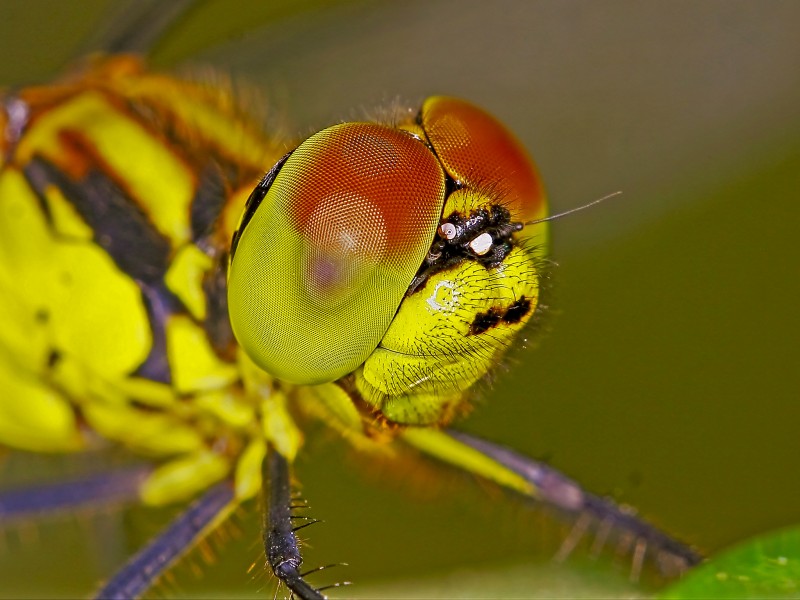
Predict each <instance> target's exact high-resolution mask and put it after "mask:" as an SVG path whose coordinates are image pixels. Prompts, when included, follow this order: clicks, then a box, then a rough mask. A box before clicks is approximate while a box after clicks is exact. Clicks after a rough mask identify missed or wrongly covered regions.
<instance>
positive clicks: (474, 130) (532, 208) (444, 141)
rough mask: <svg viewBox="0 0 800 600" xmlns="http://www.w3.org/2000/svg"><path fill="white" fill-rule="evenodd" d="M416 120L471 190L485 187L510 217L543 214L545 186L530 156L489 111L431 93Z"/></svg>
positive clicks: (525, 218)
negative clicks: (419, 121)
mask: <svg viewBox="0 0 800 600" xmlns="http://www.w3.org/2000/svg"><path fill="white" fill-rule="evenodd" d="M420 120H421V125H422V128H423V129H424V130H425V134H426V135H427V137H428V140H429V141H430V143H431V145H432V146H433V149H434V150H435V152H436V154H437V155H438V156H439V160H440V161H441V162H442V165H443V166H444V168H445V170H446V171H447V173H448V174H449V175H450V176H451V177H452V178H453V179H455V180H456V181H458V182H460V183H462V184H464V185H466V186H468V187H471V188H473V189H478V190H480V189H481V188H484V187H485V188H488V191H490V192H491V193H492V194H496V195H497V197H498V198H499V200H500V203H501V204H502V205H503V206H505V207H506V208H507V209H508V210H509V211H510V212H511V217H512V220H513V221H519V222H526V221H532V220H534V219H539V218H542V217H544V216H545V211H546V203H545V195H544V189H543V188H542V184H541V180H540V178H539V176H538V174H537V172H536V167H535V166H534V164H533V161H532V160H531V159H530V157H529V156H528V154H527V152H525V149H524V148H523V147H522V145H521V144H520V143H519V141H517V139H516V138H515V137H514V135H513V134H512V133H511V132H510V131H509V130H508V129H506V128H505V127H504V126H503V124H502V123H500V122H499V121H498V120H497V119H495V118H494V117H493V116H492V115H490V114H489V113H487V112H485V111H483V110H481V109H480V108H478V107H477V106H473V105H472V104H470V103H469V102H465V101H464V100H459V99H457V98H447V97H444V96H434V97H431V98H428V99H427V100H425V102H424V104H423V105H422V111H421V113H420Z"/></svg>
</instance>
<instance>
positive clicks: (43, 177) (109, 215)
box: [24, 156, 171, 284]
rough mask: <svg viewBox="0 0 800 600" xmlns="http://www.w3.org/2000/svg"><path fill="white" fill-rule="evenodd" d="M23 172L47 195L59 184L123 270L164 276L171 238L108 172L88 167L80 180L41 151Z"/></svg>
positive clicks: (146, 279)
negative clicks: (163, 233)
mask: <svg viewBox="0 0 800 600" xmlns="http://www.w3.org/2000/svg"><path fill="white" fill-rule="evenodd" d="M24 174H25V177H26V178H27V180H28V183H29V184H30V186H31V187H32V188H33V190H34V191H35V192H36V193H37V194H39V195H41V196H45V195H46V194H45V192H46V189H47V187H48V186H50V185H54V186H56V187H58V188H59V189H60V190H61V192H62V193H63V195H64V198H65V199H66V200H67V201H68V202H69V203H70V204H71V205H72V206H73V207H74V208H75V210H76V211H77V213H78V214H79V215H80V216H81V218H82V219H83V220H84V222H86V224H87V225H89V227H91V228H92V231H93V232H94V241H95V242H96V243H97V245H98V246H100V247H101V248H103V249H104V250H105V251H106V252H108V255H109V256H110V257H111V258H112V259H113V261H114V262H115V263H116V264H117V266H118V267H119V268H120V269H121V270H122V271H123V272H125V273H127V274H128V275H129V276H130V277H132V278H133V279H135V280H137V281H141V282H143V283H149V284H154V283H157V282H160V281H161V280H162V279H163V277H164V274H165V273H166V272H167V268H168V267H169V255H170V251H171V248H170V242H169V240H168V239H167V238H166V237H165V236H163V235H162V234H161V233H160V232H159V231H158V230H157V229H156V228H155V226H154V225H153V224H152V223H151V221H150V219H149V218H148V217H147V215H146V214H145V213H144V212H143V211H142V209H141V208H140V207H139V206H138V205H137V204H136V203H135V202H134V201H133V200H132V199H131V198H130V197H129V196H128V195H127V193H126V192H125V191H124V190H123V189H122V188H121V187H120V186H119V185H117V184H116V183H115V182H114V181H113V180H112V179H111V178H110V177H108V175H106V174H105V173H103V172H102V171H99V170H97V169H90V170H89V171H88V173H87V174H86V176H85V177H83V178H82V179H81V180H80V181H77V182H76V181H73V180H72V179H71V178H69V177H68V176H67V175H66V174H64V172H63V171H61V170H60V169H59V168H58V167H57V166H56V165H54V164H53V163H51V162H49V161H48V160H47V159H45V158H42V157H38V156H37V157H34V158H33V159H32V160H31V161H30V162H29V163H28V164H27V165H26V166H25V168H24Z"/></svg>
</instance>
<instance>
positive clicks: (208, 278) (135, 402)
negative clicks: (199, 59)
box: [0, 57, 283, 452]
mask: <svg viewBox="0 0 800 600" xmlns="http://www.w3.org/2000/svg"><path fill="white" fill-rule="evenodd" d="M229 90H230V87H229V86H220V85H219V82H215V85H214V86H210V85H209V86H205V85H203V84H198V83H189V82H185V81H181V80H178V79H174V78H170V77H166V76H161V75H157V74H153V73H151V72H148V71H145V69H144V68H143V67H142V66H141V65H140V63H139V62H138V61H137V60H136V59H134V58H131V57H117V58H113V59H96V60H94V61H93V62H92V63H90V64H89V65H88V66H87V67H86V68H84V69H83V70H82V71H80V72H79V73H75V74H73V75H71V76H70V77H68V78H66V79H64V80H62V81H61V82H59V83H57V84H56V85H48V86H46V87H32V88H25V89H22V90H20V91H18V92H14V91H6V93H5V94H4V96H3V98H2V110H0V127H2V131H3V132H4V135H3V138H2V141H0V143H2V147H1V149H2V152H1V153H0V160H2V163H0V167H2V170H1V171H0V291H1V293H2V300H0V311H2V313H0V317H3V322H4V323H9V324H11V326H10V327H9V328H7V329H8V330H7V331H4V332H2V333H0V352H2V353H4V354H5V355H6V356H2V357H0V359H2V360H0V364H6V365H13V366H6V367H5V368H7V369H9V370H10V371H11V370H13V372H15V373H18V374H20V375H19V376H16V375H15V376H14V381H15V383H14V385H19V386H20V387H21V390H20V391H21V392H23V396H24V397H26V398H35V397H37V394H36V393H33V392H32V391H31V390H29V389H27V388H26V387H25V386H36V385H39V384H40V383H39V382H42V383H43V384H46V387H44V386H43V387H42V388H41V390H40V393H39V394H38V396H39V397H41V399H42V402H45V401H46V402H48V403H49V404H47V406H44V405H43V407H42V408H43V411H44V412H46V413H47V414H49V415H51V417H52V415H56V414H62V415H63V417H62V418H61V420H62V421H64V420H67V421H70V423H71V424H73V425H74V423H75V422H81V421H87V422H88V424H89V425H90V426H91V428H92V429H95V430H98V431H100V432H101V433H102V434H104V435H106V436H107V437H111V438H113V439H120V438H123V439H124V438H125V437H126V436H125V435H122V433H123V432H117V431H109V429H114V428H120V427H121V425H120V423H121V421H120V416H119V415H120V414H122V412H119V413H116V414H117V416H116V417H115V418H114V419H113V421H114V423H113V424H112V423H111V422H110V421H111V420H112V419H110V418H106V417H107V416H110V414H112V413H113V411H115V410H119V411H123V412H124V410H134V409H137V408H139V409H141V408H142V407H144V408H155V409H163V408H164V407H168V406H172V405H173V404H174V403H175V402H176V400H177V399H178V398H186V397H189V396H192V397H194V396H202V395H203V394H219V393H223V392H224V390H226V389H230V388H231V387H232V386H235V385H238V383H237V382H238V381H239V379H240V376H239V372H238V367H237V366H236V344H235V341H234V339H233V336H232V333H231V330H230V325H229V321H228V316H227V304H226V296H225V270H224V266H225V264H226V261H227V250H228V246H229V244H230V239H231V235H232V232H233V231H234V229H235V226H236V221H237V220H238V218H239V211H240V207H241V206H242V205H243V202H244V199H246V197H247V195H248V194H249V192H250V190H251V189H252V187H253V185H254V184H255V182H257V181H258V179H259V178H260V176H261V175H262V174H263V169H264V165H269V164H272V163H274V162H275V161H276V160H277V158H278V157H279V156H280V155H281V154H282V153H283V151H282V149H281V148H279V147H278V144H277V143H276V142H274V141H272V140H271V139H268V138H267V137H266V136H265V135H264V134H263V132H262V129H261V127H260V124H259V123H257V122H256V121H255V120H254V119H253V118H251V117H249V116H247V114H246V112H245V111H243V110H241V109H240V108H239V107H237V105H236V103H235V102H234V100H233V97H232V94H231V93H230V91H229ZM11 378H12V377H11V375H6V376H5V377H4V379H11ZM6 387H9V385H6ZM9 391H13V390H9ZM59 403H60V404H59ZM56 405H58V406H60V408H58V410H56V411H55V412H53V410H52V407H53V406H56ZM62 405H63V406H62ZM213 405H214V406H216V407H217V408H215V409H214V410H222V409H220V408H218V407H219V406H223V405H224V403H220V402H216V401H215V402H214V403H213ZM153 412H156V411H153ZM172 412H173V413H174V412H175V411H174V410H173V411H172ZM69 413H72V415H71V416H70V414H69ZM107 413H108V414H107ZM52 418H55V420H56V421H58V419H59V418H58V417H52ZM123 421H124V419H123ZM179 421H180V420H179V419H178V420H175V422H174V423H172V425H174V426H175V427H178V426H179V425H180V423H179ZM49 428H50V429H57V430H59V431H60V433H59V434H58V435H55V437H51V438H49V439H47V441H45V439H46V436H47V435H48V433H46V432H43V435H42V442H41V443H39V442H37V441H36V440H30V439H28V440H27V441H26V440H17V441H18V443H19V445H21V446H23V447H31V448H32V449H39V446H50V447H52V449H59V448H60V447H69V446H71V445H74V444H76V443H77V442H76V441H75V439H74V432H75V430H76V428H75V427H66V426H60V425H57V424H50V426H49ZM178 428H179V429H180V427H178ZM45 429H47V428H45ZM201 429H202V428H201V427H198V426H197V423H192V424H186V433H187V435H188V437H196V433H197V431H198V430H201ZM190 431H194V432H195V434H193V435H189V432H190ZM49 433H52V432H49ZM176 433H177V430H176ZM0 434H3V432H0ZM3 435H4V438H6V439H7V440H8V438H9V437H10V438H12V439H13V438H14V432H5V433H4V434H3ZM20 435H22V434H21V433H20ZM177 437H178V438H179V437H180V435H177ZM192 443H195V442H188V444H189V445H191V444H192ZM144 445H145V446H147V444H144ZM44 449H47V448H44ZM152 450H154V451H158V452H160V450H159V449H158V448H153V449H152Z"/></svg>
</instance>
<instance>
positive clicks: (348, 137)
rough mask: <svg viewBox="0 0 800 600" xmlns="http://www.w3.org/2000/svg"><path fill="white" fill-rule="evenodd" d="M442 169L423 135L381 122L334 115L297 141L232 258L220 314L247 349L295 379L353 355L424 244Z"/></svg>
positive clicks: (306, 378) (325, 373) (377, 333)
mask: <svg viewBox="0 0 800 600" xmlns="http://www.w3.org/2000/svg"><path fill="white" fill-rule="evenodd" d="M444 179H445V177H444V172H443V171H442V168H441V166H440V165H439V163H438V161H437V160H436V157H435V156H434V155H433V153H431V152H430V150H429V149H428V148H427V147H426V146H425V145H424V144H423V143H421V142H420V141H419V140H417V139H415V138H414V137H412V136H411V135H409V134H408V133H405V132H403V131H399V130H396V129H392V128H390V127H385V126H382V125H375V124H369V123H345V124H342V125H337V126H335V127H331V128H329V129H326V130H324V131H321V132H319V133H317V134H315V135H313V136H311V137H310V138H309V139H308V140H306V141H305V142H304V143H303V144H301V145H300V147H298V148H297V149H296V150H295V151H294V152H293V153H292V154H291V156H290V157H289V158H288V159H287V161H286V163H285V164H284V165H283V166H282V167H281V169H280V171H279V172H278V174H277V176H276V177H275V180H274V182H273V183H272V185H271V187H270V188H269V190H268V191H267V193H266V196H264V198H263V200H262V201H261V204H260V205H258V208H256V210H255V213H254V214H253V216H252V218H251V219H250V220H249V221H248V222H247V223H246V224H245V225H244V229H243V231H241V232H240V234H241V235H240V237H239V241H238V245H237V248H236V252H235V254H234V256H233V260H232V263H231V269H230V276H229V282H228V302H229V310H230V316H231V323H232V325H233V329H234V333H235V334H236V337H237V339H238V340H239V343H240V344H241V345H242V346H243V347H244V348H245V350H246V351H247V353H248V355H249V356H250V357H251V358H252V359H253V360H254V361H255V362H256V363H257V364H258V365H259V366H261V367H262V368H263V369H264V370H266V371H267V372H269V373H271V374H272V375H274V376H276V377H278V378H279V379H283V380H284V381H289V382H292V383H304V384H305V383H321V382H325V381H334V380H336V379H338V378H339V377H342V376H343V375H346V374H348V373H350V372H351V371H353V370H354V369H355V368H356V367H358V366H359V365H360V364H361V363H363V362H364V361H365V360H366V358H367V357H368V356H369V354H370V353H371V352H372V351H373V350H374V349H375V347H376V346H377V345H378V343H379V342H380V340H381V338H382V337H383V335H384V333H385V332H386V330H387V329H388V327H389V324H390V323H391V321H392V318H393V317H394V315H395V312H396V311H397V307H398V306H399V305H400V302H402V300H403V296H404V295H405V293H406V291H407V289H408V286H409V284H410V283H411V280H412V279H413V277H414V275H415V274H416V272H417V269H418V268H419V266H420V265H421V264H422V261H423V259H424V258H425V255H426V253H427V252H428V250H429V248H430V246H431V243H432V241H433V237H434V235H435V233H436V228H437V226H438V224H439V219H440V217H441V212H442V206H443V204H444V193H445V181H444Z"/></svg>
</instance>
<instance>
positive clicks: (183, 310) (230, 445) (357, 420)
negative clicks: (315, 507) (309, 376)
mask: <svg viewBox="0 0 800 600" xmlns="http://www.w3.org/2000/svg"><path fill="white" fill-rule="evenodd" d="M3 103H4V106H5V111H3V110H0V127H2V128H3V130H4V132H5V136H3V137H2V141H0V150H2V152H0V161H2V162H0V324H2V326H1V327H0V445H6V446H9V447H13V448H20V449H25V450H31V451H39V452H65V451H77V450H81V449H84V448H87V447H94V446H98V445H102V444H106V443H116V444H121V445H123V446H126V447H128V448H130V449H131V450H133V451H135V452H137V453H140V454H142V455H145V456H148V457H152V458H153V459H156V460H158V461H159V463H160V466H159V467H158V468H157V469H156V470H155V471H154V473H153V474H152V475H151V476H150V478H149V479H148V480H147V482H146V483H145V485H144V486H143V489H142V498H143V500H144V501H146V502H148V503H152V504H161V503H165V502H170V501H175V500H181V499H185V498H188V497H190V496H191V495H193V494H194V493H196V492H197V491H199V490H201V489H203V488H205V487H207V486H209V485H211V484H212V483H214V482H215V481H218V480H221V479H223V478H226V477H234V478H235V481H236V490H237V497H238V499H239V500H243V499H246V498H249V497H251V496H252V495H254V494H255V493H256V491H257V490H258V489H259V486H260V465H261V460H262V458H263V456H264V454H265V453H266V451H267V447H268V446H269V445H271V446H273V447H274V448H276V449H277V450H278V451H280V452H281V453H282V454H283V455H284V456H286V457H287V458H289V459H290V460H291V459H292V458H293V457H294V456H295V454H296V453H297V451H298V449H299V448H300V446H301V444H302V434H301V430H300V426H299V425H298V424H299V423H301V422H302V419H303V418H304V416H311V417H314V418H321V419H324V420H325V421H326V422H327V423H329V424H331V425H332V426H333V427H334V428H336V429H337V430H339V431H340V432H342V434H343V435H344V436H345V437H347V438H348V439H350V440H351V441H353V442H354V443H357V444H359V445H360V446H362V447H373V448H377V447H378V446H379V445H380V444H381V443H382V442H381V440H384V441H385V440H387V439H391V438H392V437H395V436H397V435H404V434H407V435H406V437H407V440H408V441H409V443H411V444H412V445H415V446H417V447H419V448H421V449H423V450H424V451H426V452H428V453H430V454H433V455H435V456H438V457H440V458H442V460H445V461H449V462H453V463H455V464H458V465H460V466H462V467H465V468H468V469H470V470H473V471H474V472H478V473H480V474H482V475H485V476H487V477H489V478H490V479H495V480H496V481H498V482H499V483H501V484H503V485H506V486H510V487H512V488H516V489H519V490H521V491H526V492H530V485H529V484H527V483H525V482H524V481H523V480H521V479H520V478H519V477H518V476H516V475H514V474H512V473H510V472H509V471H507V470H505V469H504V468H502V467H500V466H499V465H497V464H495V463H493V462H492V461H488V462H487V459H485V458H483V459H478V458H476V457H473V456H471V455H470V454H469V452H464V451H463V448H462V447H461V446H460V445H459V444H458V443H456V442H454V441H452V440H445V438H444V436H440V435H438V433H437V432H436V431H435V430H433V429H432V430H426V429H424V428H423V427H414V426H417V425H419V426H427V425H442V424H445V423H447V422H448V421H449V420H450V419H452V417H453V416H454V415H456V414H457V412H458V411H459V409H460V407H462V406H463V399H464V396H465V393H466V390H467V389H468V388H469V386H471V385H472V384H473V383H474V382H475V381H476V380H478V379H480V378H481V377H483V376H484V375H485V374H486V373H487V371H488V370H489V369H490V368H491V367H492V366H493V365H494V364H495V363H496V361H497V359H498V358H499V356H500V354H501V353H502V352H503V351H504V350H505V349H506V347H507V346H508V345H509V344H510V343H511V339H512V338H513V337H514V335H516V333H517V332H518V331H519V330H520V329H521V328H522V327H523V326H524V325H525V323H526V322H527V321H528V319H529V318H530V315H527V317H526V318H525V319H524V320H523V321H520V322H515V323H513V324H512V323H510V324H505V325H502V326H500V327H498V328H496V330H495V331H494V333H493V335H492V340H493V342H492V343H487V342H486V340H485V339H483V340H479V339H478V338H477V337H472V338H470V337H468V336H467V335H466V333H467V332H466V330H465V327H466V326H467V325H468V324H469V323H470V322H472V320H473V318H474V314H475V313H477V312H480V311H481V310H485V309H487V308H488V307H489V306H498V305H503V306H507V305H510V304H511V303H513V302H514V301H516V300H518V296H517V297H511V296H509V295H508V293H507V291H508V288H505V287H504V285H505V283H506V282H508V281H512V280H513V281H516V282H517V284H518V286H517V288H515V289H518V290H519V289H522V290H523V293H524V294H525V296H526V297H527V298H531V299H532V300H533V302H534V306H535V301H536V299H537V298H538V277H536V276H533V275H532V274H535V272H536V269H537V268H538V265H537V264H536V261H537V260H538V254H537V253H535V252H524V251H522V250H521V249H520V248H516V249H515V250H514V252H513V253H512V255H510V256H509V259H508V260H507V261H506V262H505V263H504V264H503V265H502V266H501V267H499V268H497V269H493V270H491V272H489V273H488V279H487V272H486V271H487V270H486V269H484V268H483V267H480V266H478V265H476V264H475V263H468V264H464V265H460V266H459V267H458V268H456V269H451V270H450V271H443V272H441V273H437V274H436V275H434V276H433V277H432V278H431V281H429V282H428V283H427V285H426V287H425V289H424V290H423V291H422V292H421V293H418V294H415V295H413V296H410V297H409V298H407V299H406V300H405V301H404V302H403V304H402V305H401V307H400V309H399V311H398V313H397V315H396V317H395V319H394V321H393V322H392V324H391V325H390V326H389V329H388V332H387V334H386V336H385V338H384V339H383V341H382V343H381V346H380V347H379V348H378V349H377V350H376V351H375V352H374V353H373V354H372V355H371V356H370V357H369V358H368V359H367V361H366V362H365V363H364V365H363V366H361V367H359V368H358V369H357V370H356V372H355V373H354V374H351V375H348V376H346V377H344V378H342V379H341V380H339V381H337V382H334V383H325V384H322V385H319V386H302V387H300V386H291V385H288V384H285V383H281V382H278V381H276V380H274V379H273V378H272V377H270V376H269V375H268V374H266V373H265V372H264V371H262V370H261V369H259V368H258V367H257V366H256V365H255V364H254V363H253V362H252V361H251V360H250V359H249V358H248V357H247V356H246V354H245V353H244V352H243V351H242V350H241V349H240V348H239V347H238V346H237V345H236V343H235V340H234V339H233V338H232V337H231V336H230V335H229V331H228V329H229V325H228V322H227V312H225V307H224V302H222V308H220V302H221V300H220V298H221V296H220V294H223V295H224V281H225V269H226V268H227V264H228V263H227V253H228V251H229V246H230V240H231V237H232V235H233V233H234V231H235V228H236V223H237V220H238V218H239V214H240V213H241V211H242V209H243V206H244V201H245V200H246V198H247V196H248V194H249V192H250V190H251V189H252V188H253V186H254V185H255V184H256V183H257V182H258V180H259V179H260V178H261V176H262V175H263V172H264V171H265V170H266V169H267V168H268V167H269V166H270V165H272V164H273V163H275V162H276V161H277V160H278V159H279V158H280V157H281V156H282V155H283V154H284V153H285V152H286V150H287V149H288V147H285V146H283V145H281V144H279V143H278V142H276V141H275V140H273V139H271V138H270V137H269V136H267V135H266V134H265V132H263V131H262V130H261V128H260V126H259V124H258V123H257V122H256V121H255V120H253V119H252V118H250V117H249V116H248V115H247V113H246V111H243V110H242V109H241V108H240V107H238V106H237V104H236V103H235V102H234V100H233V99H232V96H231V95H230V94H229V93H228V92H227V91H226V90H225V89H224V88H220V87H218V86H217V87H213V88H212V87H207V86H204V85H199V84H195V83H187V82H182V81H179V80H177V79H173V78H169V77H165V76H161V75H157V74H152V73H150V72H148V71H146V70H144V69H143V67H142V66H141V64H140V63H139V62H138V61H136V60H134V59H131V58H126V57H122V58H113V59H103V60H99V61H97V62H95V63H93V64H91V65H90V66H88V67H87V68H86V69H85V70H83V71H81V72H80V73H77V74H76V75H74V76H72V77H70V78H67V79H65V80H63V81H61V82H59V83H57V84H54V85H51V86H47V87H41V88H28V89H24V90H21V91H19V92H15V93H14V94H11V93H8V94H7V95H6V96H5V97H4V98H3ZM12 107H13V108H14V109H15V110H11V109H12ZM17 109H21V110H17ZM409 127H410V126H409ZM93 194H94V196H93ZM98 197H99V198H100V200H99V202H100V203H99V204H98ZM206 204H207V207H206V208H207V211H210V212H211V213H212V216H213V218H211V219H210V220H209V222H208V223H207V224H206V225H207V226H206V227H205V228H202V229H201V230H198V225H197V224H198V223H199V222H202V221H203V218H204V217H203V216H202V215H203V214H205V213H203V212H202V211H201V210H200V208H202V207H203V206H205V205H206ZM204 210H205V209H204ZM196 212H197V213H202V214H200V215H199V216H198V214H195V213H196ZM128 223H130V224H131V226H130V227H128V226H127V224H128ZM134 224H135V225H136V226H135V227H134V226H133V225H134ZM137 228H138V229H137ZM137 232H138V233H137ZM142 232H144V233H142ZM539 235H540V236H541V237H542V238H544V230H543V229H541V231H540V232H539ZM125 236H134V237H135V236H139V237H137V238H136V239H137V240H139V241H140V242H141V243H140V244H137V245H131V246H130V247H127V249H126V250H125V252H122V251H121V250H120V247H119V245H118V244H117V240H118V239H127V238H126V237H125ZM142 236H144V237H142ZM544 241H545V240H544V239H541V240H538V242H539V243H541V244H542V246H543V244H544ZM470 269H472V270H473V271H474V272H471V271H470ZM220 282H223V289H222V292H220V289H219V285H220ZM215 286H216V287H215ZM487 286H488V288H487ZM487 289H490V290H492V293H491V294H487V291H486V290H487ZM498 290H500V291H499V292H498ZM503 290H506V291H503ZM278 292H279V290H278ZM467 300H468V301H467ZM498 303H499V304H498ZM220 311H222V312H220ZM464 311H472V312H469V314H466V313H465V312H464ZM532 312H533V311H532V310H531V314H532ZM425 332H427V333H425ZM431 332H434V334H433V339H434V342H435V344H434V346H432V347H428V348H423V349H422V350H421V351H419V350H420V349H419V348H415V347H414V344H415V343H416V342H415V340H419V339H420V336H422V335H431ZM453 348H456V349H458V353H455V352H454V351H453ZM387 373H392V374H397V376H393V377H387ZM415 373H416V374H417V375H415ZM419 373H426V374H427V375H426V376H425V377H424V378H420V377H419ZM430 373H434V374H435V377H436V378H438V384H440V385H432V384H431V381H432V378H431V377H430ZM400 374H402V376H401V375H400ZM415 378H416V379H415ZM417 379H419V380H420V381H422V380H423V379H424V380H425V381H427V382H428V383H426V384H424V385H421V386H417V385H416V380H417ZM387 381H393V382H394V387H391V386H387V384H386V382H387ZM442 390H445V391H444V392H443V391H442ZM403 425H407V426H410V427H404V426H403ZM380 432H386V433H387V434H388V435H385V436H382V435H379V433H380ZM476 461H477V462H476ZM481 461H483V462H481Z"/></svg>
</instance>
